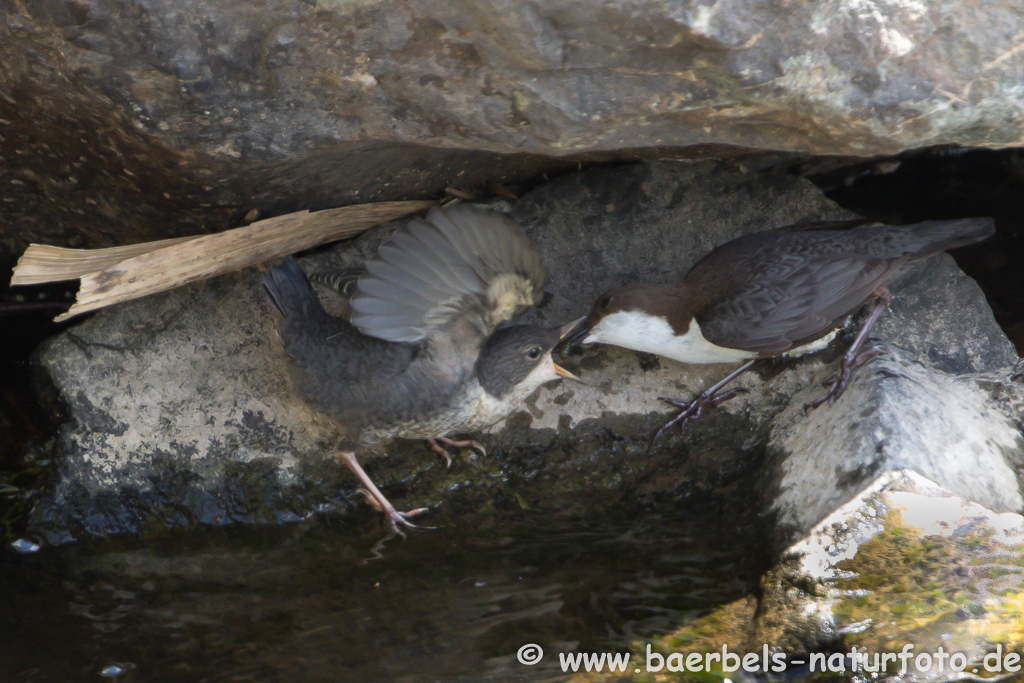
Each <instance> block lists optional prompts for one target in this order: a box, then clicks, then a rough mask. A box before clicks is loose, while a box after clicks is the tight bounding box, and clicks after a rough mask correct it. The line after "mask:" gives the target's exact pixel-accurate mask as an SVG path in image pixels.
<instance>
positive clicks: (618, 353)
mask: <svg viewBox="0 0 1024 683" xmlns="http://www.w3.org/2000/svg"><path fill="white" fill-rule="evenodd" d="M512 216H513V218H514V219H515V220H516V221H517V222H518V223H520V224H521V225H522V226H523V227H524V228H525V229H526V230H527V231H528V233H529V234H530V236H531V238H532V239H533V240H535V242H536V243H537V245H538V248H539V250H540V252H541V254H542V257H543V259H544V263H545V267H546V268H547V270H548V273H549V283H548V291H549V292H550V293H551V296H550V297H547V298H546V301H545V302H544V304H543V305H542V306H541V307H540V309H539V310H537V311H535V312H533V313H531V314H529V317H530V318H531V319H533V320H539V321H541V322H544V323H547V324H550V325H552V326H553V325H557V324H561V323H564V322H566V321H567V320H570V319H572V318H575V317H578V316H579V315H581V314H582V313H583V312H585V310H586V309H587V308H588V307H589V305H590V303H591V302H592V301H593V300H594V299H595V298H596V296H597V295H598V294H599V293H600V292H601V291H603V290H604V289H606V288H608V287H611V286H615V285H620V284H624V283H626V282H633V281H638V280H647V281H671V280H673V279H675V278H678V277H679V276H680V275H681V274H682V273H684V272H685V271H686V269H687V268H688V267H689V266H690V265H692V264H693V263H694V262H695V261H696V260H697V259H698V258H699V257H700V256H702V255H703V254H704V253H706V252H707V251H708V250H710V249H711V248H712V247H713V246H714V245H716V244H720V243H723V242H725V241H727V240H729V239H732V238H734V237H736V236H738V235H740V234H743V233H746V232H752V231H756V230H763V229H768V228H772V227H780V226H783V225H786V224H789V223H792V222H798V221H803V220H817V219H831V218H844V217H846V216H847V214H845V213H844V212H842V211H840V210H839V209H837V208H836V207H835V206H834V205H832V204H831V203H830V202H828V201H827V200H826V199H825V198H824V197H823V196H822V195H821V193H820V192H819V191H818V190H817V189H816V188H814V187H813V186H812V185H811V184H810V183H807V182H806V181H803V180H800V179H797V178H794V177H792V176H785V175H772V174H759V173H749V172H743V171H742V169H740V168H738V167H737V168H731V167H729V166H727V165H721V164H713V163H700V164H687V163H650V164H635V165H630V166H622V167H618V168H605V169H594V170H590V171H584V172H581V173H575V174H570V175H567V176H563V177H562V178H560V179H557V180H555V181H552V182H550V183H548V184H546V185H544V186H541V187H540V188H538V189H537V190H535V191H533V192H532V193H530V194H529V195H527V196H525V197H524V198H523V199H521V200H520V201H518V202H516V203H515V205H514V206H513V207H512ZM389 229H391V228H387V227H385V228H382V229H379V230H375V231H372V232H371V233H368V234H367V235H365V236H364V237H362V238H360V239H359V240H357V241H356V242H355V243H351V244H345V245H339V246H338V247H337V248H335V249H332V250H330V251H327V252H324V253H320V254H317V255H314V256H310V257H307V258H306V259H304V260H303V263H304V265H305V267H306V268H307V269H314V268H317V267H322V266H326V265H342V264H353V263H358V262H360V261H361V260H363V259H364V258H365V257H366V256H367V255H368V254H370V253H372V252H373V251H374V250H375V249H376V246H377V245H378V244H379V243H380V241H381V240H382V239H383V238H384V237H385V236H386V235H387V234H388V231H389ZM892 291H893V304H892V309H891V310H890V311H889V312H888V313H887V314H886V316H885V317H884V318H883V319H882V321H881V324H880V325H879V327H878V328H877V331H878V336H879V338H880V339H882V340H883V341H885V342H886V343H887V344H889V345H890V347H891V354H890V355H889V357H888V358H885V359H883V360H881V361H879V362H876V363H873V364H871V365H868V366H867V367H865V368H863V369H862V370H861V372H860V373H859V374H858V375H857V377H856V379H855V383H854V385H853V386H852V387H851V388H850V390H849V391H848V392H847V394H846V395H845V396H844V397H843V398H842V399H841V400H840V401H839V402H837V403H836V404H835V405H833V406H829V407H822V408H820V409H818V411H816V412H815V413H812V414H811V415H809V416H807V415H804V414H803V411H802V405H803V403H804V402H805V401H807V400H808V399H809V398H812V397H814V396H816V395H817V392H820V391H822V389H821V387H820V386H819V382H820V380H821V379H822V378H823V377H824V376H825V375H826V373H827V372H828V371H830V370H831V366H829V367H825V363H826V361H830V360H832V359H833V358H831V357H829V356H828V354H825V357H824V358H822V357H812V358H806V359H801V360H797V361H785V362H782V363H777V364H776V365H775V366H774V367H770V368H769V369H768V370H767V371H763V372H762V373H748V375H746V376H744V377H743V378H742V379H741V380H740V381H739V382H738V384H741V385H743V386H746V387H748V388H750V389H751V392H750V393H749V394H747V395H744V396H741V397H739V398H736V399H735V400H733V401H730V402H729V403H726V404H723V406H722V407H721V409H720V410H718V411H712V414H711V415H708V416H707V419H705V420H704V421H702V422H699V423H697V424H696V425H694V426H693V427H691V428H689V429H688V430H687V432H686V433H685V434H683V435H681V436H677V435H673V437H672V438H670V439H669V440H668V442H667V443H666V444H664V445H663V446H662V447H660V448H658V449H655V450H653V451H650V452H648V450H647V445H648V437H649V435H650V434H651V432H652V431H653V429H654V428H656V426H657V424H658V423H659V421H660V420H663V419H664V416H665V413H664V412H662V411H664V409H665V408H664V406H663V404H661V403H659V402H658V400H657V397H658V396H673V397H687V396H690V395H691V394H692V392H693V391H694V390H695V389H698V388H703V387H706V386H708V385H709V383H711V382H714V381H716V380H717V379H719V378H721V376H722V375H723V373H724V372H725V371H726V368H723V367H721V366H705V367H697V366H683V365H679V364H677V363H674V362H671V361H668V360H664V359H658V358H656V357H654V356H649V355H645V354H639V355H638V354H635V353H633V352H630V351H626V350H623V349H618V348H614V347H606V346H602V347H597V348H594V349H588V350H587V351H586V352H585V353H584V354H583V355H582V356H575V357H571V358H570V359H569V360H568V361H567V362H568V363H569V364H570V366H571V367H572V368H573V369H574V370H576V371H577V372H578V374H580V375H581V376H582V377H583V378H584V379H585V380H587V382H588V383H589V384H588V385H579V384H575V383H569V382H561V383H555V384H553V385H549V386H546V387H543V388H541V389H540V390H539V391H538V392H537V393H536V394H535V395H534V396H533V397H531V398H530V399H528V400H527V401H526V402H525V404H524V405H523V407H522V410H520V411H519V412H517V413H515V414H513V415H512V416H511V417H510V418H509V419H508V420H506V421H505V422H503V423H501V424H499V425H497V426H495V428H493V429H492V430H491V431H490V433H488V434H485V435H483V436H482V437H481V440H482V441H483V442H484V444H485V445H487V446H488V449H489V453H488V455H487V456H486V457H471V456H468V455H467V454H461V455H459V456H458V457H457V458H456V462H455V463H454V464H453V465H452V468H451V469H450V470H446V469H445V468H444V465H443V463H442V461H441V460H440V459H438V458H436V457H434V456H432V455H431V454H430V453H429V451H427V450H426V448H425V447H424V446H422V445H421V444H416V443H406V444H405V445H401V446H398V445H395V446H389V447H388V448H387V452H388V457H387V458H379V459H372V460H369V462H368V469H369V471H370V473H371V475H372V476H373V477H374V478H375V479H376V481H377V483H378V485H380V486H381V487H382V488H383V489H384V490H385V492H386V493H387V495H388V496H389V497H390V498H391V499H392V501H393V502H394V503H395V504H396V505H398V506H399V507H401V508H412V507H419V506H429V507H431V508H432V511H431V521H432V522H434V521H435V520H439V519H440V520H441V521H443V522H448V523H465V521H466V519H467V518H468V517H471V516H472V515H476V514H480V515H485V516H486V515H487V514H488V512H487V510H489V509H492V506H493V505H495V504H500V501H502V500H515V501H523V502H526V503H527V504H528V505H530V506H531V507H534V508H537V507H540V508H545V507H546V508H554V509H565V508H567V507H577V508H583V509H585V510H586V511H587V512H588V514H599V513H600V511H601V510H602V509H608V508H610V507H612V506H614V505H615V504H616V501H617V500H619V499H620V497H621V496H630V497H636V496H644V497H648V498H650V500H651V501H652V504H654V505H656V504H657V500H658V498H659V496H660V497H662V498H664V497H673V498H678V497H689V496H692V495H694V494H695V493H700V494H701V495H703V496H704V500H706V501H710V504H714V505H722V506H729V505H732V506H736V505H740V506H749V505H751V504H754V505H755V506H756V505H759V506H761V507H762V508H768V507H770V506H774V508H775V510H776V511H778V512H780V513H781V516H780V519H779V521H780V522H781V523H782V526H780V527H779V529H778V533H777V534H775V535H774V538H775V540H777V541H783V542H785V541H789V540H791V539H792V534H793V533H794V532H795V533H801V532H806V531H807V530H808V529H809V528H810V527H811V526H812V525H813V524H814V523H816V522H817V521H819V520H820V519H821V518H823V517H824V516H825V515H827V514H829V513H830V512H831V511H832V510H833V509H835V508H836V507H838V506H839V505H841V504H843V503H844V502H846V500H849V498H851V497H852V496H854V495H856V493H857V492H858V491H859V487H860V486H862V485H864V484H865V483H866V482H867V480H869V479H870V478H872V477H874V476H876V475H877V474H879V473H881V472H884V471H887V470H890V469H895V468H918V469H920V466H921V464H922V463H926V464H928V466H929V467H931V469H928V471H927V472H924V473H925V474H928V475H929V476H930V477H932V478H934V479H936V480H941V481H942V483H943V484H944V485H946V486H947V487H949V488H951V489H952V490H954V491H956V492H958V493H960V494H961V495H964V496H965V497H972V496H973V497H975V498H978V499H979V500H980V501H981V502H983V503H984V504H986V505H987V506H989V507H991V508H992V509H996V510H999V511H1002V510H1008V509H1012V510H1016V509H1018V508H1019V507H1020V501H1021V498H1020V493H1019V489H1018V478H1017V477H1016V476H1014V475H1013V472H1012V471H1011V469H1010V467H1012V466H1014V465H1018V464H1019V462H1017V461H1018V460H1019V458H1020V441H1019V438H1020V437H1019V431H1018V430H1019V427H1018V426H1017V425H1016V424H1015V423H1013V422H1012V421H1011V420H1010V419H1009V418H1008V417H1007V415H1013V414H1017V413H1019V410H1020V406H1021V404H1022V403H1024V398H1022V394H1024V392H1022V391H1021V388H1020V385H1019V384H1017V383H1014V382H1013V381H1011V380H1010V379H1009V376H1010V374H1011V370H1010V368H1011V366H1013V365H1014V363H1016V362H1017V361H1018V358H1017V356H1016V354H1015V353H1014V350H1013V347H1012V346H1011V345H1010V344H1009V342H1008V341H1007V339H1006V337H1005V335H1003V333H1002V332H1001V331H1000V330H999V328H998V326H997V325H996V323H995V321H994V320H993V319H992V315H991V311H990V310H989V309H988V307H987V305H986V303H985V300H984V297H983V296H982V294H981V292H980V290H978V288H977V286H976V285H975V284H974V283H973V282H972V281H971V280H970V279H969V278H967V277H966V276H964V275H963V273H961V272H960V271H959V270H958V269H957V268H956V266H955V264H954V262H953V260H952V258H950V257H949V256H940V257H936V258H933V259H929V260H927V261H923V262H919V263H917V264H915V265H914V266H913V267H912V268H908V269H907V271H906V274H905V275H903V276H902V277H901V278H899V279H898V280H897V281H895V282H894V283H893V284H892ZM325 298H326V295H325ZM274 327H275V316H274V314H273V312H272V310H271V307H270V306H269V304H268V303H267V302H266V301H265V299H264V296H263V294H262V292H261V290H260V287H259V274H258V273H257V272H255V269H253V270H250V271H248V272H244V273H241V274H238V275H230V276H224V277H220V278H216V279H214V280H212V281H210V282H208V283H207V284H206V285H205V286H202V287H188V288H183V289H180V290H177V291H173V292H169V293H166V294H161V295H156V296H152V297H149V298H146V299H141V300H137V301H134V302H130V303H128V304H125V305H121V306H118V307H115V308H112V309H108V310H104V311H101V312H99V313H98V314H97V315H95V316H94V317H93V318H91V319H90V320H88V321H86V322H84V323H82V324H81V325H79V326H77V327H75V328H73V329H72V330H69V331H68V332H66V333H65V334H63V335H61V336H60V337H58V338H57V339H55V340H54V341H52V342H51V343H49V345H48V346H47V347H46V349H45V350H44V351H43V353H42V354H41V358H40V362H41V365H42V368H43V369H44V370H45V371H46V374H47V375H48V376H49V377H50V379H51V380H52V383H53V386H54V388H55V389H56V391H57V392H58V393H59V395H60V396H61V397H62V399H63V401H64V402H65V403H66V405H67V409H68V412H69V416H70V418H71V420H70V421H69V422H68V423H67V424H66V425H65V426H64V427H63V429H62V432H61V437H60V440H59V444H60V447H61V452H60V453H59V455H58V457H59V462H60V466H59V475H58V480H57V481H56V483H55V486H54V487H53V489H52V491H51V492H49V493H48V494H47V496H46V497H45V498H44V499H43V500H42V501H41V502H40V504H39V505H38V506H37V507H36V509H35V511H34V513H33V520H34V521H33V524H34V526H35V528H36V529H37V531H38V532H39V533H40V534H42V535H44V536H46V537H48V538H50V539H61V538H69V537H73V536H77V535H79V534H82V533H96V532H128V531H135V530H140V529H145V528H147V527H152V526H157V527H159V526H165V525H178V524H188V523H210V524H216V523H221V522H230V521H260V520H264V521H273V520H278V519H295V518H297V517H301V516H304V515H306V514H309V513H310V512H311V511H313V510H316V509H319V508H320V507H321V506H323V505H333V506H337V507H345V506H346V505H347V503H346V500H351V501H353V502H355V503H359V501H361V499H360V498H359V497H358V496H354V495H353V494H352V491H353V489H354V488H355V481H354V478H353V477H352V476H351V475H350V474H348V472H347V470H345V469H344V468H343V467H342V466H341V465H340V464H339V463H338V459H337V457H336V454H335V450H334V448H335V444H336V434H335V433H334V431H333V429H332V428H331V426H330V425H329V424H327V423H325V422H323V421H322V420H318V419H316V418H315V417H314V416H313V415H312V413H311V412H310V411H309V410H308V409H306V408H304V407H303V406H301V405H300V404H299V403H298V401H297V400H296V399H295V398H294V397H293V396H292V394H291V392H290V391H289V389H288V385H287V381H286V378H285V372H284V369H283V367H282V365H281V355H282V354H281V352H280V350H279V348H278V345H277V342H276V339H275V330H274ZM833 357H834V356H833ZM892 375H896V377H892ZM933 394H935V395H934V396H933ZM968 399H969V400H968ZM997 399H998V400H997ZM787 405H788V406H789V408H787ZM780 412H781V416H780V417H778V418H776V416H777V415H779V414H780ZM917 413H920V414H921V415H923V416H927V417H928V419H927V421H924V422H921V425H922V426H924V427H925V428H926V429H927V430H928V434H925V435H922V436H920V438H917V437H916V436H915V434H914V430H915V424H914V423H908V422H907V419H913V420H917V419H918V418H917V417H915V414H917ZM773 420H774V423H773ZM943 421H947V422H953V421H955V422H956V424H944V423H943ZM773 424H774V431H772V430H773ZM940 426H941V427H942V430H939V427H940ZM958 429H959V430H960V431H959V432H958V431H957V430H958ZM769 434H771V435H772V436H771V442H770V444H769V443H768V439H769ZM844 434H849V435H850V436H851V438H849V439H845V438H844V437H843V435H844ZM957 434H964V435H965V436H964V438H963V445H964V448H965V449H967V452H966V453H964V454H961V453H960V452H959V451H958V447H959V446H958V442H957V441H956V439H957V438H959V437H958V436H957ZM766 444H767V446H766ZM823 444H824V447H823ZM879 444H883V446H884V447H883V448H882V449H881V450H879V447H878V446H879ZM766 447H767V452H768V454H769V455H771V456H772V457H771V458H768V459H767V460H766V459H765V457H764V456H765V453H766ZM961 456H962V457H961ZM965 458H966V459H965ZM1008 461H1009V467H1008V465H1007V463H1008ZM763 462H767V463H768V465H769V467H768V468H761V469H758V464H759V463H763ZM965 463H969V464H966V465H965ZM968 467H969V468H971V469H970V471H968V472H967V474H968V476H966V477H965V476H962V473H963V472H964V471H965V469H966V468H968ZM744 471H745V472H746V476H745V478H743V477H740V478H738V477H737V476H735V473H736V472H744ZM943 473H948V475H949V476H948V477H946V478H943V476H944V475H943ZM958 473H960V474H958ZM794 482H795V483H794ZM807 482H811V483H812V486H811V487H810V488H809V489H808V488H806V487H805V488H799V487H797V486H796V484H800V485H801V486H803V485H804V484H806V483H807ZM986 492H992V495H991V496H986V495H985V494H986ZM364 507H365V506H364ZM766 519H768V518H766ZM770 537H771V535H769V536H766V538H770Z"/></svg>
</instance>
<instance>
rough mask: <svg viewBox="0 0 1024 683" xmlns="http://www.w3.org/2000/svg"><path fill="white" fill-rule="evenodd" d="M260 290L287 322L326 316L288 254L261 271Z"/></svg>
mask: <svg viewBox="0 0 1024 683" xmlns="http://www.w3.org/2000/svg"><path fill="white" fill-rule="evenodd" d="M263 291H265V292H266V293H267V296H268V297H270V301H271V303H273V304H274V307H275V308H277V310H278V311H280V312H281V315H282V316H284V319H285V321H286V322H287V324H289V325H295V324H301V323H302V322H305V321H314V320H319V319H320V318H322V317H324V316H326V315H327V313H326V311H324V309H323V306H321V305H320V300H319V299H318V298H317V296H316V292H314V291H313V286H312V285H311V284H310V283H309V278H308V277H306V273H305V271H303V270H302V267H301V266H300V265H299V262H298V261H296V260H295V259H293V258H292V257H290V256H289V257H288V258H286V259H285V260H284V261H283V262H281V263H280V264H278V265H274V266H271V267H270V268H268V269H267V271H266V272H265V273H264V274H263Z"/></svg>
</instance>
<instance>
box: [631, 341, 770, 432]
mask: <svg viewBox="0 0 1024 683" xmlns="http://www.w3.org/2000/svg"><path fill="white" fill-rule="evenodd" d="M756 360H757V359H754V360H748V361H747V362H746V363H744V364H743V365H741V366H740V367H739V368H737V369H736V370H733V371H732V372H730V373H729V374H728V375H727V376H726V377H725V379H723V380H722V381H721V382H719V383H718V384H716V385H714V386H713V387H711V388H709V389H705V390H704V391H702V392H701V393H700V394H698V395H697V397H696V398H694V399H693V400H691V401H688V402H683V401H676V400H674V399H671V398H665V397H659V400H661V401H664V402H665V403H670V404H671V405H674V406H675V407H676V408H679V409H680V410H679V412H678V413H677V414H676V415H675V417H673V418H672V419H671V420H669V421H668V422H666V423H665V424H664V425H663V426H662V428H661V429H659V430H658V431H657V432H656V433H655V434H654V438H653V439H652V440H651V444H652V445H653V444H654V443H656V442H657V441H658V439H660V438H661V436H662V435H663V434H664V433H665V432H666V431H667V430H668V429H669V428H670V427H674V426H675V425H680V426H681V427H685V426H686V425H687V424H688V423H689V422H690V421H691V420H696V419H697V418H698V417H700V416H701V415H702V414H703V413H704V409H705V408H708V407H710V406H717V405H719V404H720V403H725V402H726V401H728V400H729V399H731V398H736V397H737V396H739V395H740V394H745V393H747V390H746V389H744V388H743V387H736V388H735V389H730V390H729V391H726V392H724V393H722V394H719V393H718V391H719V390H720V389H721V388H722V387H724V386H725V385H726V384H728V383H729V382H731V381H733V380H734V379H736V378H737V377H738V376H739V375H741V374H742V373H743V372H746V371H747V370H748V369H749V368H750V366H751V365H753V364H754V362H755V361H756ZM716 394H717V395H716Z"/></svg>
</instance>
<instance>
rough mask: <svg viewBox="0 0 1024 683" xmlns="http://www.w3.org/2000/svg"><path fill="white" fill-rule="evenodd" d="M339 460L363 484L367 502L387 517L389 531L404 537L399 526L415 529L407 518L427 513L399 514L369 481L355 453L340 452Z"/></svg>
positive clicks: (424, 509)
mask: <svg viewBox="0 0 1024 683" xmlns="http://www.w3.org/2000/svg"><path fill="white" fill-rule="evenodd" d="M341 459H342V461H343V462H344V463H345V464H346V465H348V468H349V469H350V470H352V473H353V474H355V475H356V476H357V477H359V481H361V482H363V486H365V487H366V491H367V493H368V497H367V500H368V501H372V502H371V503H370V504H371V505H373V507H374V508H375V509H377V510H378V511H380V512H383V513H384V514H386V515H387V516H388V521H389V522H390V523H391V529H392V530H393V531H394V532H395V533H396V534H401V535H403V536H404V535H405V534H402V530H401V529H399V525H401V526H404V527H408V528H410V529H415V528H416V525H415V524H413V523H411V522H410V521H409V518H410V517H415V516H416V515H420V514H423V513H424V512H426V511H427V508H417V509H415V510H410V511H409V512H399V511H398V510H396V509H395V506H394V505H392V504H391V503H390V502H389V501H388V499H387V498H385V497H384V494H383V493H381V492H380V489H378V488H377V487H376V486H375V485H374V483H373V482H372V481H370V476H369V475H368V474H366V470H364V469H363V466H362V465H360V464H359V461H358V460H356V454H355V453H353V452H351V451H342V452H341Z"/></svg>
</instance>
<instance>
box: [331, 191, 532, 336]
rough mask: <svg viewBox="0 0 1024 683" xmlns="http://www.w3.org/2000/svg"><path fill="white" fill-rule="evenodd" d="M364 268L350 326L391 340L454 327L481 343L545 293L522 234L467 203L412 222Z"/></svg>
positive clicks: (507, 222)
mask: <svg viewBox="0 0 1024 683" xmlns="http://www.w3.org/2000/svg"><path fill="white" fill-rule="evenodd" d="M365 268H366V272H365V274H363V275H362V276H361V277H360V278H359V280H358V282H357V284H356V291H355V293H354V294H353V296H352V301H351V304H352V310H353V312H352V317H351V321H352V324H353V325H355V326H356V327H358V328H359V330H360V331H361V332H363V333H364V334H367V335H370V336H372V337H377V338H379V339H384V340H387V341H395V342H415V341H419V340H422V339H425V338H427V337H429V336H431V335H433V334H434V333H436V332H438V331H440V330H442V329H448V328H449V327H450V326H451V325H453V324H457V323H468V324H469V325H470V326H471V327H472V329H473V330H474V335H480V336H481V338H483V337H486V336H487V335H489V334H490V333H491V332H492V331H493V330H494V328H496V327H497V326H498V325H500V324H501V323H503V322H505V321H507V320H510V319H511V318H512V317H514V316H515V315H518V314H520V313H522V312H523V311H525V310H526V309H528V308H529V307H530V306H533V305H535V304H536V303H538V302H539V301H540V299H541V296H542V295H543V293H544V282H545V274H544V268H543V266H542V265H541V261H540V255H539V254H538V253H537V251H536V249H534V247H533V245H532V244H531V243H530V240H529V238H527V236H526V234H525V233H524V232H523V231H522V229H521V228H519V227H518V226H517V225H515V224H514V223H513V222H512V221H510V220H509V219H508V218H506V217H505V216H503V215H502V214H499V213H495V212H493V211H487V210H485V209H480V208H478V207H475V206H471V205H468V204H455V205H450V206H447V207H444V208H435V209H431V211H430V213H428V214H427V217H426V220H420V219H416V220H413V221H412V222H410V223H409V224H408V225H407V226H406V227H404V228H402V229H401V230H399V231H398V232H396V233H395V234H394V235H392V237H391V239H390V240H389V241H388V242H386V243H385V244H383V245H382V246H381V248H380V250H379V251H378V253H377V256H376V257H375V258H373V259H371V260H370V261H368V262H367V263H366V266H365Z"/></svg>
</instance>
